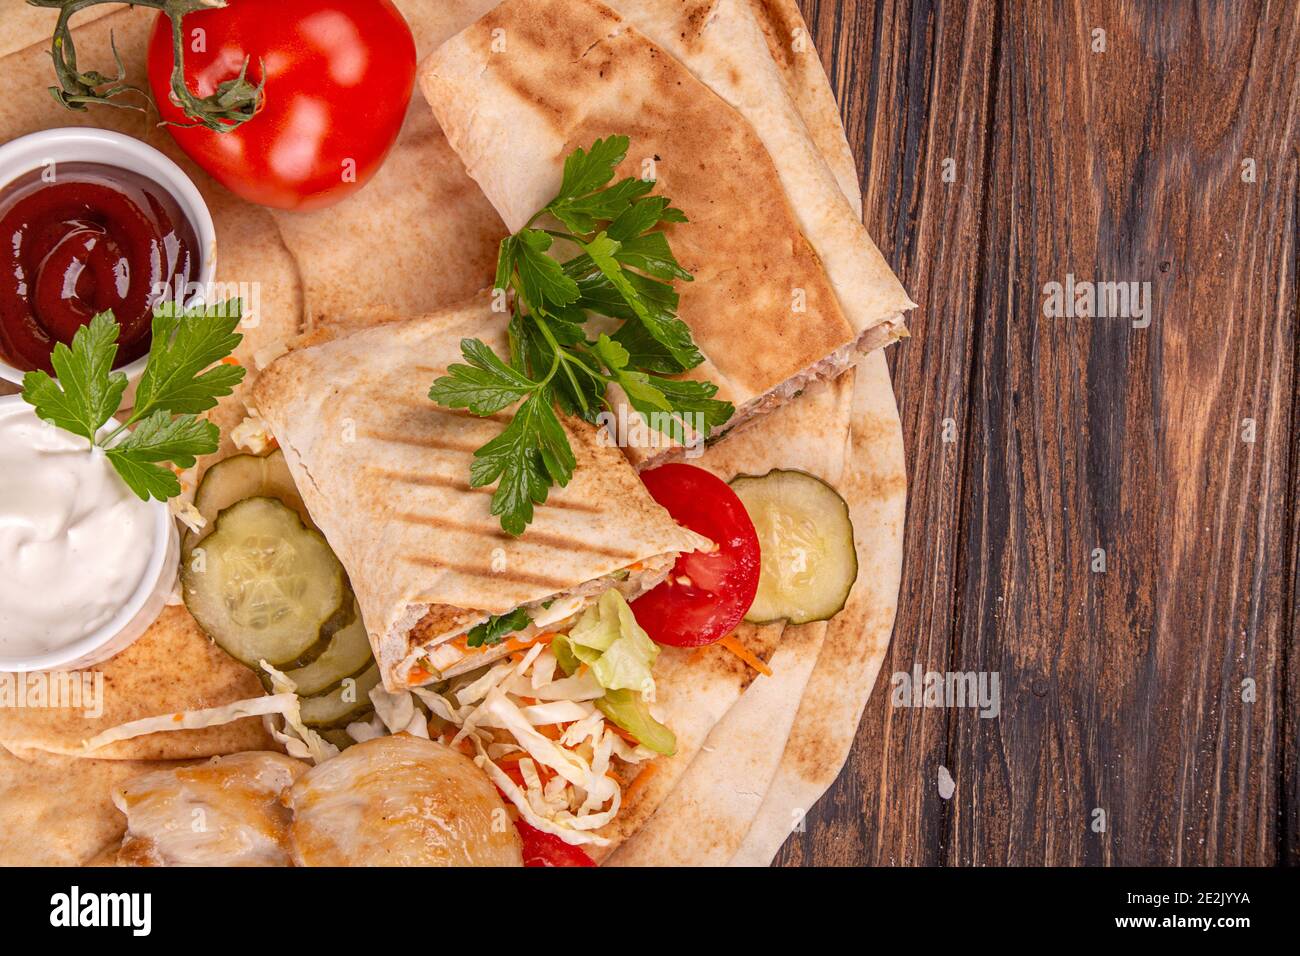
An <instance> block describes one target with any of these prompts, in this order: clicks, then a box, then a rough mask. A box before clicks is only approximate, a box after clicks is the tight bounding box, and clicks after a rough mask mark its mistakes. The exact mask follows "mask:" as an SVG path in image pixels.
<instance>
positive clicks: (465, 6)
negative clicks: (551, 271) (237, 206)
mask: <svg viewBox="0 0 1300 956" xmlns="http://www.w3.org/2000/svg"><path fill="white" fill-rule="evenodd" d="M397 6H398V8H399V9H400V10H401V11H402V15H403V16H404V17H405V18H406V21H407V23H408V24H409V25H410V27H411V34H412V36H414V38H415V47H416V52H417V55H419V56H420V57H423V56H425V55H426V54H428V53H429V52H431V51H432V50H433V49H434V48H436V47H437V46H438V45H439V44H441V43H442V42H443V41H444V40H446V39H447V38H448V37H450V36H452V35H454V34H455V33H457V32H458V31H460V30H462V29H464V28H465V27H466V26H468V25H469V24H470V23H473V22H474V20H475V19H476V18H477V17H478V16H479V15H480V14H481V13H482V12H483V11H484V10H486V9H488V8H489V7H490V6H491V2H485V0H437V2H431V0H398V2H397ZM269 215H270V216H271V217H272V218H274V220H275V222H276V224H277V225H278V226H279V229H280V233H281V235H282V236H283V237H284V242H285V244H286V246H287V247H288V248H289V249H290V250H291V251H292V252H293V254H294V257H295V258H296V259H297V261H298V263H299V266H300V267H301V269H302V276H303V285H304V289H305V298H306V301H305V313H304V316H303V322H304V326H305V327H306V328H308V329H317V328H320V327H322V326H328V325H330V324H331V323H334V322H336V321H339V320H340V319H348V318H351V317H356V316H366V317H368V318H374V317H376V316H387V317H389V318H400V317H403V316H408V317H409V316H412V315H422V314H424V313H426V312H432V311H434V310H435V309H439V308H442V307H443V306H445V305H449V304H451V303H453V302H457V301H460V300H462V299H465V298H467V297H468V296H470V295H472V294H474V293H475V292H477V291H479V290H480V289H483V288H486V287H487V286H489V285H491V283H492V277H493V273H494V271H495V267H496V258H497V246H498V244H499V243H500V241H501V239H502V238H503V237H504V236H505V234H506V227H505V225H504V224H503V223H502V222H501V217H500V216H498V215H497V214H496V211H495V210H494V209H493V208H492V206H491V204H490V203H489V202H488V201H487V198H486V197H485V196H484V195H483V193H482V191H481V190H480V189H479V188H478V186H477V185H475V183H474V181H473V180H472V179H470V178H469V175H468V174H467V173H466V172H465V167H464V166H463V165H462V164H461V162H460V160H459V159H457V158H456V155H455V153H453V152H452V151H451V147H450V146H448V145H447V138H446V137H445V136H443V134H442V130H441V129H439V128H438V124H437V123H436V122H434V119H433V116H432V115H431V114H430V113H429V108H428V106H426V105H425V103H424V101H423V99H422V98H421V97H420V96H419V94H416V95H415V96H413V97H412V99H411V106H410V109H409V110H408V111H407V115H406V120H405V122H404V123H403V125H402V131H401V133H400V135H399V136H398V139H397V142H396V143H395V144H394V146H393V148H392V150H391V151H390V152H389V154H388V158H387V159H386V160H385V161H384V164H383V166H382V167H381V168H380V169H379V171H378V172H377V173H376V174H375V175H374V177H373V178H372V179H371V180H370V182H368V183H367V184H366V185H365V187H364V188H362V189H361V190H360V191H358V192H357V193H356V194H355V195H353V196H350V197H349V198H347V199H345V200H344V201H343V202H341V203H338V204H336V205H333V206H330V207H328V208H326V209H320V210H316V211H312V212H285V211H283V210H270V211H269Z"/></svg>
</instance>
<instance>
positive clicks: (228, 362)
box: [221, 355, 240, 365]
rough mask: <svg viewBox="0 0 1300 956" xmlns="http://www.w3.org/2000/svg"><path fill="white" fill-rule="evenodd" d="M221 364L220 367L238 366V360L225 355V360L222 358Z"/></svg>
mask: <svg viewBox="0 0 1300 956" xmlns="http://www.w3.org/2000/svg"><path fill="white" fill-rule="evenodd" d="M221 364H222V365H239V364H240V362H239V359H237V358H235V357H234V356H233V355H227V356H226V357H225V358H223V359H222V360H221Z"/></svg>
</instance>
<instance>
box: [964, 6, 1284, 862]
mask: <svg viewBox="0 0 1300 956" xmlns="http://www.w3.org/2000/svg"><path fill="white" fill-rule="evenodd" d="M1095 28H1101V29H1104V30H1105V31H1106V50H1105V52H1094V51H1093V50H1092V48H1091V45H1090V44H1091V40H1092V34H1091V31H1092V30H1093V29H1095ZM1000 50H1001V57H1000V69H999V71H998V75H997V97H996V100H997V109H996V113H995V120H994V126H995V129H996V130H998V132H999V135H998V136H997V138H996V142H995V149H994V154H993V155H994V162H993V163H992V168H991V174H992V178H991V181H990V187H991V189H992V199H991V202H990V209H991V210H992V216H991V223H990V224H991V229H990V231H989V234H988V236H987V241H986V243H985V249H984V252H983V255H984V257H985V262H986V267H985V270H984V271H985V275H986V277H987V278H986V287H985V289H984V290H983V291H984V293H985V296H984V297H983V299H982V309H981V311H982V313H983V315H982V316H981V321H982V322H983V323H984V328H985V329H986V332H985V334H984V335H983V336H982V337H981V340H980V349H979V354H978V355H977V357H976V369H977V371H976V375H975V379H974V382H973V385H974V388H975V394H976V406H977V408H978V409H979V431H980V433H981V437H980V441H979V443H978V444H977V445H976V447H975V449H974V454H973V457H972V461H971V467H972V476H973V480H972V481H971V482H970V488H971V490H972V492H973V494H972V498H971V500H970V502H969V509H970V519H969V522H968V532H967V534H966V536H965V540H964V541H963V544H964V547H965V562H966V565H967V568H968V573H967V575H966V586H965V589H964V591H963V594H962V598H961V606H960V609H959V616H958V618H959V620H958V623H959V629H958V632H957V634H956V648H955V649H956V656H955V659H956V660H957V661H958V665H957V666H958V669H973V670H980V669H988V668H996V669H998V670H1000V672H1001V678H1002V686H1003V691H1004V704H1003V710H1002V715H1001V717H1000V718H999V719H998V720H996V721H983V720H980V719H979V718H977V717H975V716H974V715H973V714H971V713H970V712H969V711H964V712H961V713H959V714H958V720H957V733H956V737H955V740H954V745H955V748H956V750H957V752H958V753H959V754H961V755H962V758H963V762H962V765H961V766H960V767H959V768H958V769H959V773H958V774H956V776H957V795H956V797H955V798H954V801H953V808H954V813H953V814H952V816H951V844H950V847H949V850H948V852H947V853H946V857H945V858H946V861H947V862H951V863H963V864H1000V863H1020V864H1080V863H1087V864H1091V863H1102V864H1112V863H1114V864H1157V863H1165V864H1206V863H1235V864H1267V863H1273V862H1276V861H1277V859H1278V856H1279V852H1280V850H1279V846H1280V842H1279V839H1280V836H1279V833H1278V817H1279V811H1280V806H1279V787H1278V781H1279V780H1281V779H1282V778H1283V767H1282V751H1283V741H1282V738H1281V733H1282V728H1283V722H1282V719H1281V715H1282V714H1283V712H1284V710H1285V705H1286V700H1287V697H1286V695H1287V693H1288V690H1287V680H1286V674H1285V673H1284V666H1285V662H1286V655H1285V653H1284V645H1285V644H1286V642H1287V641H1292V640H1293V639H1294V638H1293V635H1294V620H1293V619H1292V617H1291V615H1292V613H1293V612H1292V610H1291V608H1292V607H1293V603H1292V602H1291V595H1290V590H1291V586H1292V585H1291V582H1292V581H1293V579H1294V574H1295V566H1294V559H1293V546H1292V545H1291V539H1290V536H1291V535H1292V534H1293V530H1294V515H1293V509H1294V499H1293V497H1292V489H1293V486H1294V473H1293V472H1294V465H1295V454H1294V441H1295V425H1296V422H1295V421H1294V420H1293V413H1294V404H1293V389H1294V384H1295V350H1296V344H1297V342H1296V288H1297V287H1296V270H1295V261H1296V226H1297V223H1296V215H1295V195H1296V190H1297V186H1298V183H1297V169H1296V149H1297V146H1298V145H1300V143H1298V141H1297V130H1296V125H1295V122H1294V117H1295V116H1296V114H1297V105H1298V104H1300V71H1297V70H1295V69H1292V70H1290V71H1289V74H1288V73H1287V71H1285V70H1284V71H1282V72H1281V73H1279V72H1277V71H1276V70H1275V69H1274V68H1273V65H1274V64H1282V63H1290V64H1297V63H1300V7H1296V6H1295V5H1287V4H1276V3H1273V4H1269V3H1261V4H1231V5H1229V4H1208V5H1202V6H1194V5H1192V4H1167V5H1160V6H1158V7H1157V6H1156V5H1148V4H1132V3H1126V2H1121V0H1091V2H1086V3H1079V2H1070V3H1066V2H1057V3H1052V4H1041V5H1039V4H1035V5H1022V4H1010V3H1009V4H1006V5H1005V8H1004V21H1003V25H1002V31H1001V35H1000ZM1247 158H1254V159H1255V161H1256V167H1257V175H1258V178H1257V180H1256V181H1255V182H1254V183H1244V182H1243V181H1242V177H1241V173H1242V162H1243V161H1244V160H1245V159H1247ZM1067 274H1073V275H1074V276H1076V277H1079V278H1080V279H1093V280H1118V281H1136V282H1145V283H1150V288H1151V302H1152V305H1151V308H1152V317H1151V324H1150V327H1148V328H1134V327H1133V325H1132V323H1131V322H1129V321H1127V320H1124V319H1116V318H1092V319H1088V318H1047V317H1045V316H1044V313H1043V300H1044V291H1043V290H1044V288H1045V284H1046V283H1048V282H1053V281H1056V282H1064V281H1066V278H1067ZM1247 419H1253V420H1254V422H1255V436H1254V441H1253V442H1247V441H1244V440H1243V428H1245V427H1246V425H1245V424H1244V423H1245V421H1246V420H1247ZM1095 548H1103V549H1105V553H1106V561H1107V568H1106V572H1105V573H1104V574H1101V573H1093V572H1092V571H1091V570H1090V562H1091V560H1092V553H1093V549H1095ZM1247 679H1250V680H1253V681H1254V682H1255V683H1256V685H1257V694H1258V699H1257V700H1256V701H1255V702H1254V703H1243V701H1242V685H1243V681H1246V680H1247ZM1292 778H1294V771H1293V772H1292ZM1099 810H1100V811H1104V813H1105V816H1106V825H1105V829H1104V831H1102V832H1095V831H1094V829H1093V823H1094V820H1095V819H1096V817H1095V814H1096V813H1097V811H1099Z"/></svg>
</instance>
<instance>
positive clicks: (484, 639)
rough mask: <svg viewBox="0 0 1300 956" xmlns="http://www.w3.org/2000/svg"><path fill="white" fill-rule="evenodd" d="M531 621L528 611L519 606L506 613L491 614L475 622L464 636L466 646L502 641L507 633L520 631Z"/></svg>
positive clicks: (491, 644)
mask: <svg viewBox="0 0 1300 956" xmlns="http://www.w3.org/2000/svg"><path fill="white" fill-rule="evenodd" d="M531 622H532V618H531V617H529V616H528V612H527V611H525V610H524V609H523V608H521V607H517V608H515V609H514V610H513V611H510V612H509V613H508V614H493V615H492V616H491V617H489V618H488V619H487V620H486V621H484V622H483V623H482V624H475V625H474V626H473V627H471V628H470V629H469V634H468V635H467V636H466V638H465V644H466V646H468V647H492V646H493V645H495V644H500V643H501V642H502V641H504V640H505V639H506V637H507V635H510V634H513V633H514V632H515V631H522V630H523V629H524V628H526V627H527V626H528V625H529V624H530V623H531Z"/></svg>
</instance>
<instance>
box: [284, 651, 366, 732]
mask: <svg viewBox="0 0 1300 956" xmlns="http://www.w3.org/2000/svg"><path fill="white" fill-rule="evenodd" d="M378 683H379V665H377V664H371V665H370V666H369V667H367V668H366V669H365V670H364V671H362V673H361V676H359V677H357V678H355V679H349V680H346V681H344V682H343V683H342V684H341V685H340V686H338V687H336V688H335V689H334V690H332V691H330V692H329V693H328V694H320V695H319V696H316V697H307V698H305V699H304V700H303V702H302V709H301V710H300V711H299V712H300V713H301V715H302V722H303V723H304V724H306V725H307V726H308V727H314V728H316V729H318V730H319V729H331V728H335V727H346V726H347V725H348V724H350V723H352V721H354V720H357V719H359V718H360V717H361V715H362V714H364V713H365V712H366V711H368V710H371V709H373V705H372V704H371V702H370V690H371V688H373V687H375V686H376V685H377V684H378Z"/></svg>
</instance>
